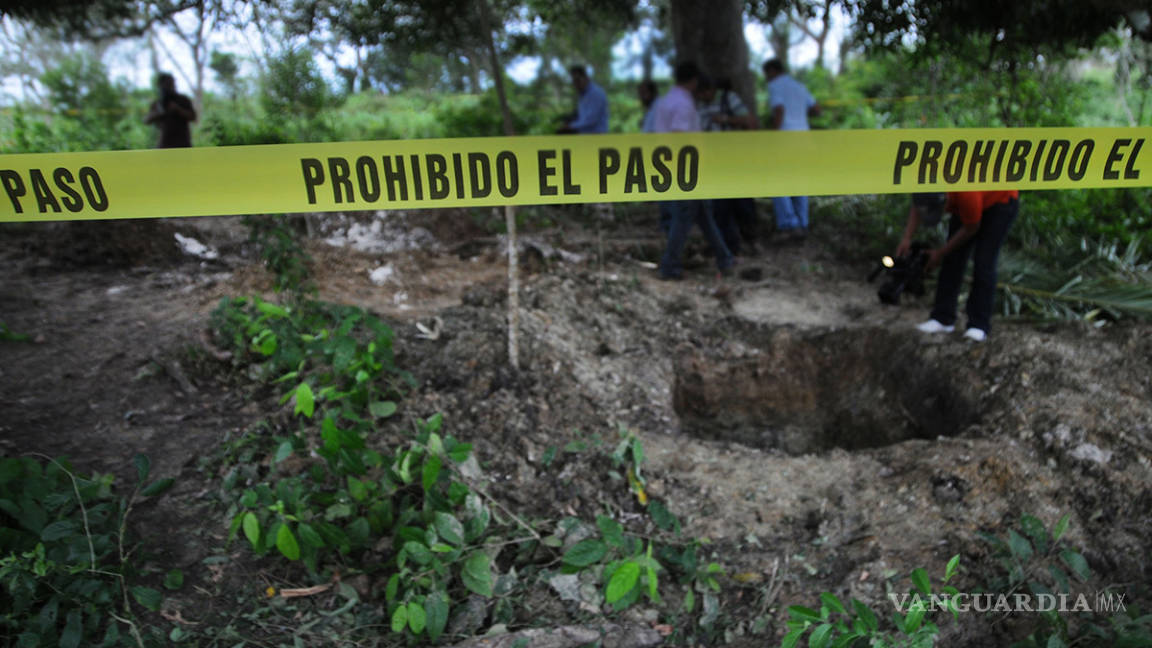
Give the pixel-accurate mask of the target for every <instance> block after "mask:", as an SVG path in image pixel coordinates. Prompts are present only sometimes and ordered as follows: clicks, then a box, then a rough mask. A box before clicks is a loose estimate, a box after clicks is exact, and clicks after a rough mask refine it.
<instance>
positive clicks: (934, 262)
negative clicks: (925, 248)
mask: <svg viewBox="0 0 1152 648" xmlns="http://www.w3.org/2000/svg"><path fill="white" fill-rule="evenodd" d="M979 231H980V223H979V221H977V222H975V223H964V224H963V225H961V226H960V229H958V230H956V233H955V234H953V235H952V237H951V238H949V239H948V242H947V243H945V244H944V246H943V247H938V248H936V249H935V250H930V251H929V252H928V255H929V256H928V263H926V264H925V267H926V268H927V269H928V270H931V269H932V268H935V267H936V266H938V265H940V262H941V261H943V260H944V257H946V256H948V255H949V254H952V252H953V251H955V250H956V248H958V247H960V246H962V245H964V244H965V243H967V242H968V239H970V238H972V237H973V236H976V232H979Z"/></svg>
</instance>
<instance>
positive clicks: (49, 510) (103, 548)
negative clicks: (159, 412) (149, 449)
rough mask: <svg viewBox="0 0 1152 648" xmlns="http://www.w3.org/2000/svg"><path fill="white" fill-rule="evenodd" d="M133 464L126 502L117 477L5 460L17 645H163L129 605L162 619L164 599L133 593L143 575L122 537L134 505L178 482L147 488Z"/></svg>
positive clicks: (8, 575)
mask: <svg viewBox="0 0 1152 648" xmlns="http://www.w3.org/2000/svg"><path fill="white" fill-rule="evenodd" d="M134 463H135V465H136V468H137V478H138V484H137V486H136V491H135V492H134V493H133V494H132V496H130V497H128V498H117V497H115V496H114V494H113V491H112V481H113V478H112V476H111V475H95V476H93V477H91V478H82V477H79V476H77V475H75V474H74V473H73V471H72V469H71V467H70V466H69V465H68V464H67V463H66V462H64V461H58V460H47V461H41V460H40V459H36V458H31V457H22V458H3V459H0V610H2V611H3V612H0V636H6V637H8V638H9V639H14V640H15V642H14V643H13V644H12V645H18V646H39V645H58V646H69V647H76V646H140V645H144V643H145V640H147V645H149V646H159V645H163V643H162V642H161V640H160V637H159V636H157V635H155V634H154V633H153V632H151V631H148V630H142V629H141V628H140V627H139V626H138V625H137V624H136V623H135V621H134V618H135V614H134V608H133V605H132V603H131V602H130V600H131V601H134V602H135V603H136V604H138V605H140V606H142V607H144V608H145V609H148V610H153V611H155V610H158V609H159V607H160V601H161V595H160V593H159V592H158V591H156V590H155V589H152V588H150V587H144V586H140V585H135V586H132V585H130V583H131V582H132V581H133V580H135V578H136V576H137V572H136V569H135V568H134V567H133V565H132V564H130V563H128V562H127V561H126V559H125V556H126V555H127V554H128V552H129V551H130V549H131V547H130V546H128V545H127V544H126V543H127V539H126V538H125V537H124V536H123V534H124V529H125V526H126V525H125V518H126V517H127V515H128V511H129V510H130V509H131V507H132V504H133V502H134V500H135V499H136V498H137V497H149V496H155V495H159V494H161V493H162V492H164V491H165V490H167V488H168V487H170V486H171V484H172V481H171V480H170V479H162V480H159V481H155V482H150V483H148V482H147V480H148V477H149V468H150V466H149V462H148V460H147V458H146V457H144V456H137V457H136V459H135V460H134ZM173 584H174V585H175V587H178V586H179V585H178V584H176V583H175V581H173ZM129 595H131V598H130V597H129Z"/></svg>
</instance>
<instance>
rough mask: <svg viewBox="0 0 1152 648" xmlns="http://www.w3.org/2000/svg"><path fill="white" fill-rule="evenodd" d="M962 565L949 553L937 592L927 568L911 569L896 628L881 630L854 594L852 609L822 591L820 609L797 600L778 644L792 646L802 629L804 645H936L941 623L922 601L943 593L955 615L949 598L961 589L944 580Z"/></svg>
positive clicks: (886, 647) (894, 615)
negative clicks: (786, 629)
mask: <svg viewBox="0 0 1152 648" xmlns="http://www.w3.org/2000/svg"><path fill="white" fill-rule="evenodd" d="M959 565H960V556H959V555H956V556H953V557H952V559H951V560H949V561H948V565H947V567H946V568H945V571H944V577H943V579H942V581H941V587H940V588H939V591H938V592H937V593H936V594H935V595H934V594H933V591H932V582H931V579H930V578H929V577H928V572H926V571H924V570H923V569H921V568H917V569H914V570H913V571H912V573H911V574H910V575H909V578H910V579H911V581H912V585H913V590H912V591H911V593H910V595H909V596H907V597H905V598H904V599H903V601H905V602H908V603H907V605H906V606H902V608H903V609H904V612H900V611H896V612H893V613H892V624H893V625H894V626H895V632H892V631H887V630H883V629H881V627H880V619H879V617H878V616H877V615H876V613H875V612H873V611H872V610H871V608H869V607H868V606H867V605H865V604H864V603H863V602H861V601H860V600H858V599H852V609H851V610H849V609H848V608H847V607H845V605H844V604H843V603H841V602H840V599H838V598H837V597H836V595H835V594H832V593H830V592H824V593H822V594H821V595H820V609H819V611H817V610H813V609H811V608H807V607H803V606H800V605H793V606H791V607H789V608H788V615H789V619H788V623H787V626H788V634H786V635H785V636H784V639H783V642H782V643H781V644H780V645H781V647H782V648H793V647H794V646H797V645H799V642H800V639H801V638H802V637H803V636H804V634H805V633H808V632H809V631H811V634H810V635H809V636H808V645H809V646H812V647H813V648H827V647H830V646H836V647H840V648H844V647H847V646H875V647H877V648H890V647H891V648H895V647H898V646H900V647H907V648H921V647H922V648H928V647H930V646H933V645H935V642H936V636H937V635H938V634H939V632H940V628H939V627H938V626H937V625H936V624H935V623H933V622H932V620H931V619H930V618H929V616H928V613H929V605H928V604H927V603H925V600H929V601H934V600H935V599H936V598H943V599H944V600H946V601H947V603H946V607H947V609H948V610H949V611H950V612H951V613H952V615H953V617H956V616H957V615H958V611H957V609H956V602H955V601H954V600H953V599H952V598H951V597H954V596H956V595H957V594H959V591H958V590H957V589H956V588H955V587H953V586H951V585H947V583H948V581H950V580H952V577H953V576H955V575H956V571H957V569H958V568H959Z"/></svg>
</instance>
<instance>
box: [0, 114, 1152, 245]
mask: <svg viewBox="0 0 1152 648" xmlns="http://www.w3.org/2000/svg"><path fill="white" fill-rule="evenodd" d="M1150 138H1152V128H1024V129H927V130H871V131H863V130H861V131H807V132H769V131H753V132H729V133H677V134H652V135H577V136H550V137H497V138H477V139H438V140H405V141H377V142H341V143H326V144H283V145H269V146H237V147H220V148H194V149H173V150H153V151H109V152H97V153H56V154H22V155H0V191H2V192H3V195H0V222H6V221H43V220H82V219H110V218H156V217H168V216H209V215H228V214H254V213H286V212H307V211H354V210H361V209H412V208H432V207H465V206H485V205H490V206H494V205H505V204H512V205H525V204H548V203H584V202H629V201H643V200H677V199H705V198H733V197H763V196H790V195H829V194H861V193H873V194H874V193H907V192H914V191H970V190H987V189H1077V188H1098V187H1140V186H1150V185H1152V145H1148V143H1147V142H1148V140H1149V139H1150Z"/></svg>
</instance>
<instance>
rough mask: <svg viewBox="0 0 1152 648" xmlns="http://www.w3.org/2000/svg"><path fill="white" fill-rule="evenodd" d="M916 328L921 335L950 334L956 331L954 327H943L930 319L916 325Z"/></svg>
mask: <svg viewBox="0 0 1152 648" xmlns="http://www.w3.org/2000/svg"><path fill="white" fill-rule="evenodd" d="M916 328H917V330H919V331H920V332H922V333H951V332H952V331H955V330H956V327H955V326H952V325H948V326H945V325H944V324H941V323H940V322H937V321H936V320H934V319H930V320H928V321H927V322H923V323H921V324H917V325H916Z"/></svg>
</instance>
